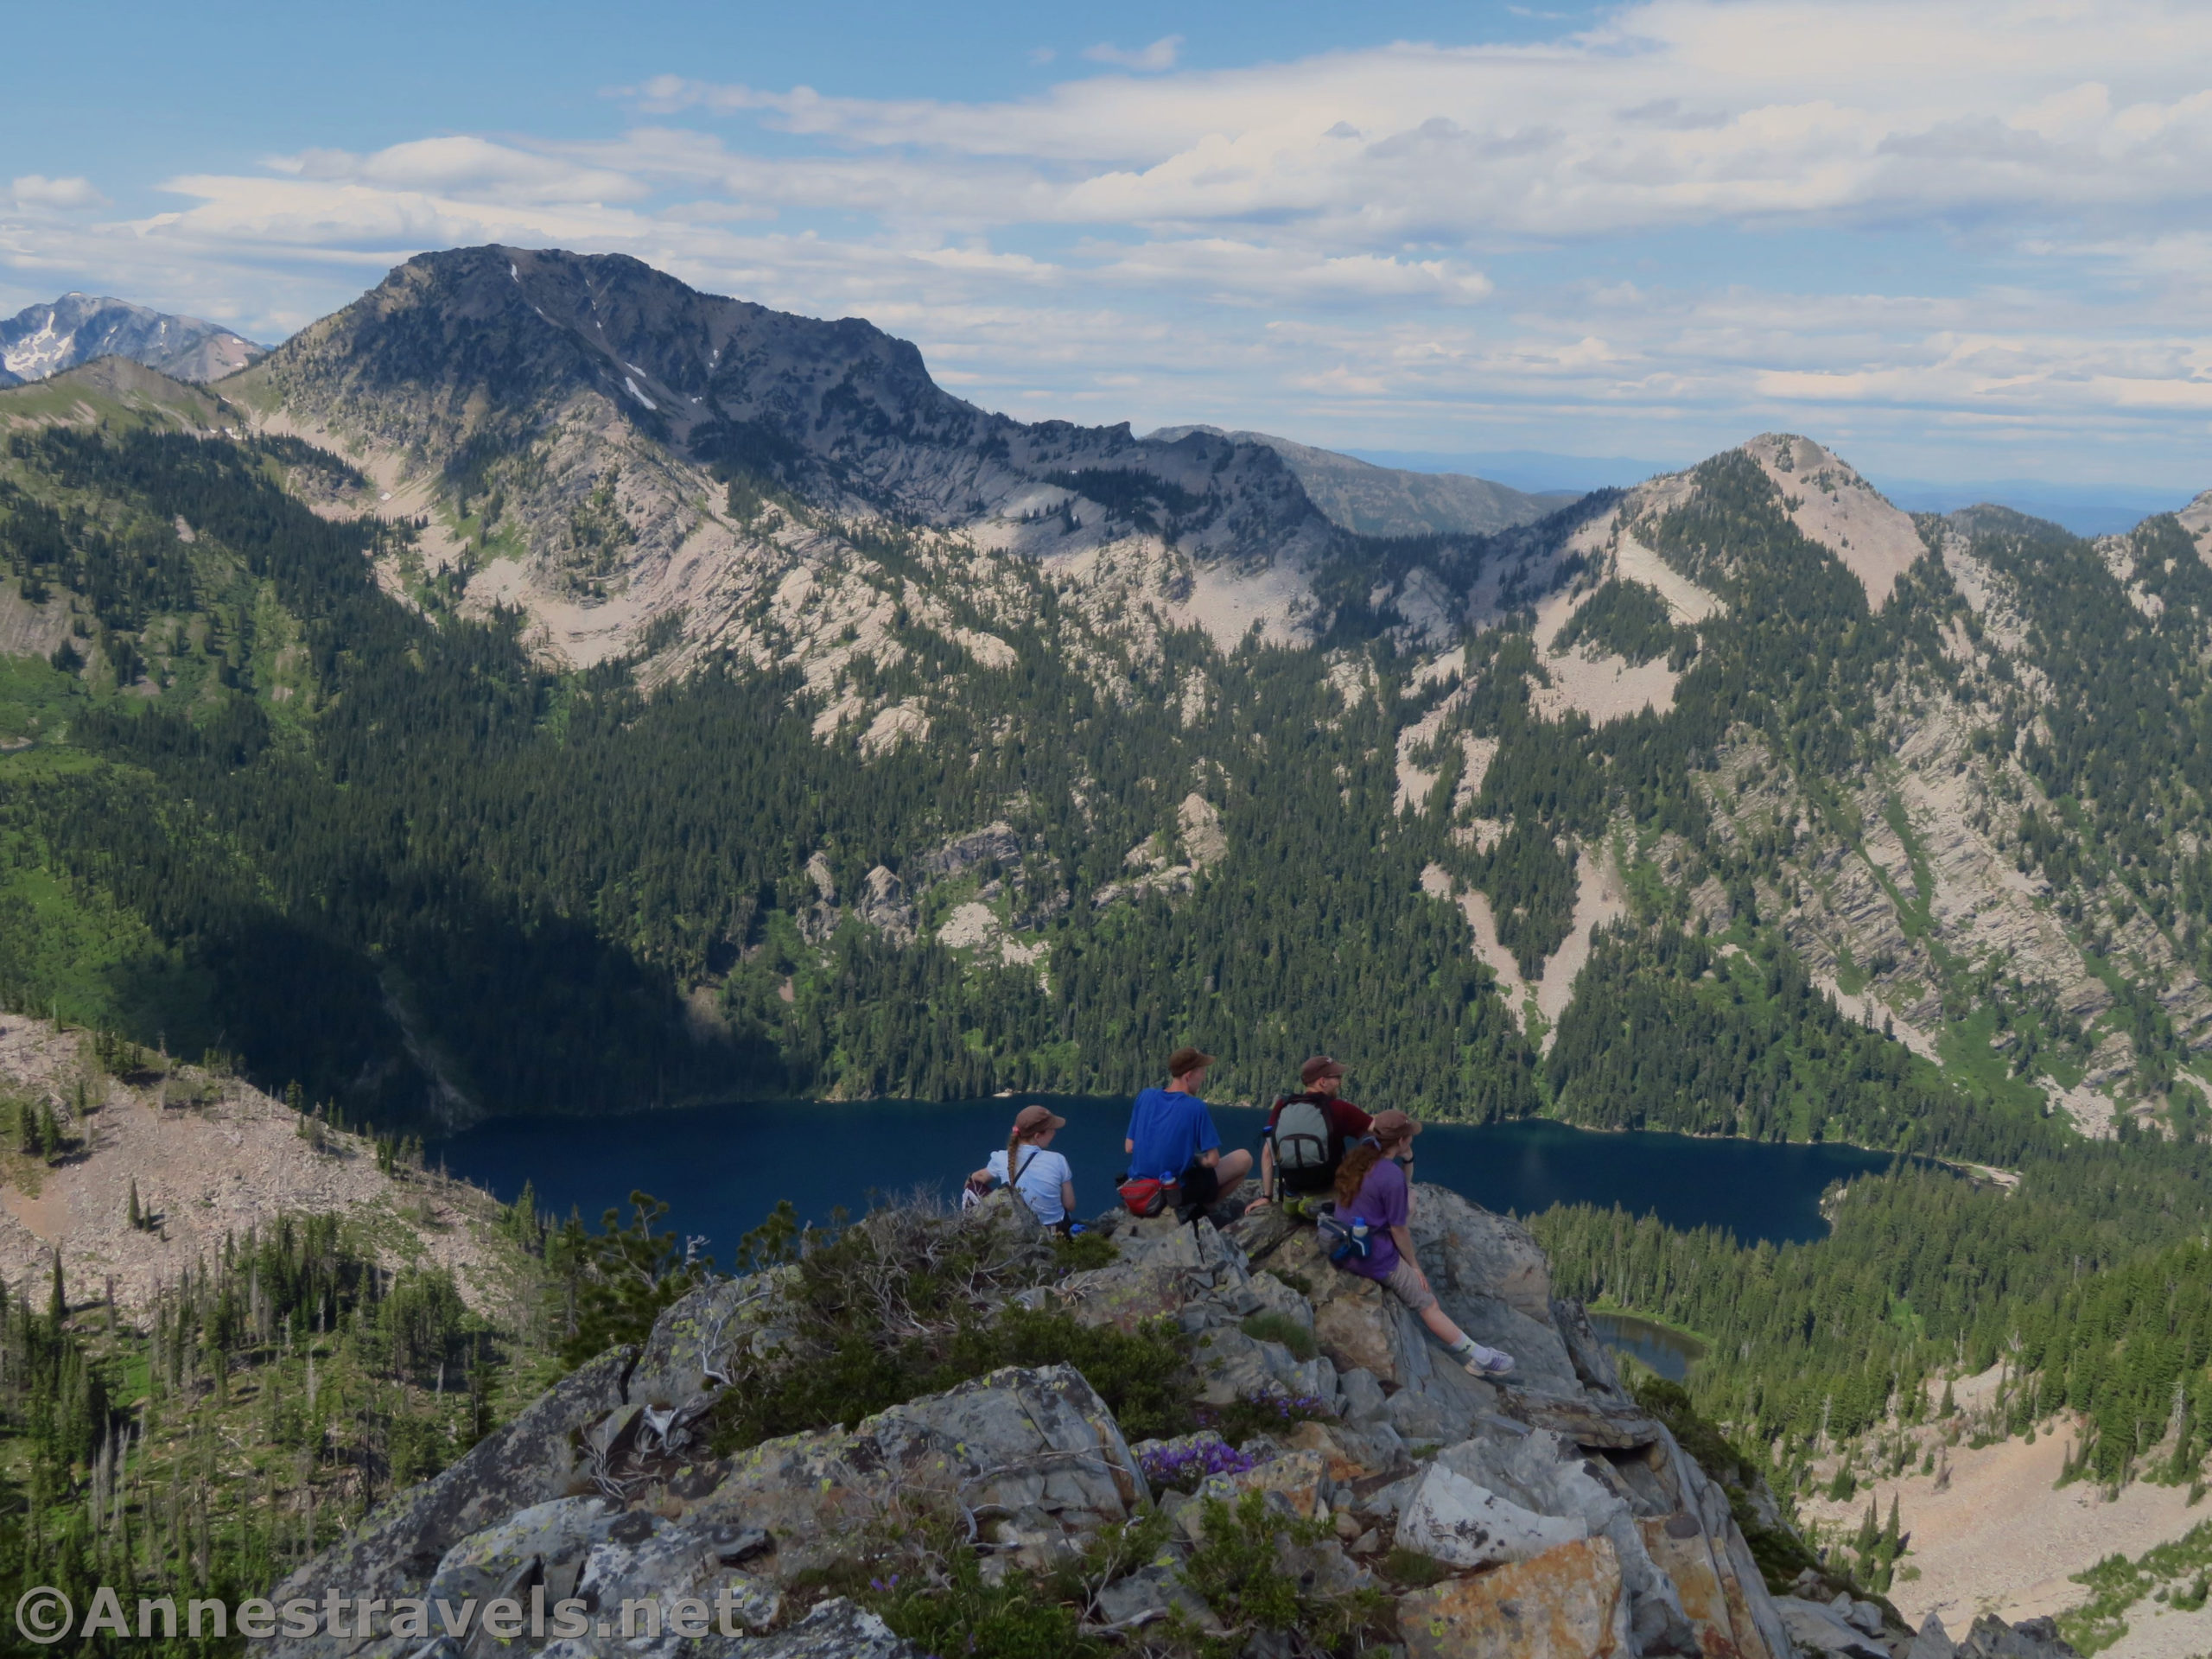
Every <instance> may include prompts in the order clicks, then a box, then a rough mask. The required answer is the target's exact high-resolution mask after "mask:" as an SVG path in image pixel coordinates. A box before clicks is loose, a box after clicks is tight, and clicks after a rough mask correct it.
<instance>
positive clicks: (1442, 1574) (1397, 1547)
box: [1383, 1544, 1452, 1590]
mask: <svg viewBox="0 0 2212 1659" xmlns="http://www.w3.org/2000/svg"><path fill="white" fill-rule="evenodd" d="M1451 1576H1452V1569H1451V1568H1450V1567H1446V1565H1445V1564H1444V1563H1443V1562H1441V1561H1440V1560H1437V1559H1436V1558H1435V1557H1434V1556H1433V1555H1424V1554H1421V1552H1420V1551H1419V1550H1417V1549H1408V1548H1406V1547H1405V1546H1404V1545H1403V1544H1393V1545H1391V1546H1390V1553H1389V1554H1388V1555H1385V1556H1384V1557H1383V1577H1384V1578H1386V1579H1388V1580H1390V1582H1391V1583H1393V1584H1402V1585H1404V1586H1406V1588H1408V1590H1426V1589H1427V1588H1428V1586H1430V1585H1432V1584H1441V1583H1443V1582H1444V1580H1446V1579H1448V1578H1450V1577H1451Z"/></svg>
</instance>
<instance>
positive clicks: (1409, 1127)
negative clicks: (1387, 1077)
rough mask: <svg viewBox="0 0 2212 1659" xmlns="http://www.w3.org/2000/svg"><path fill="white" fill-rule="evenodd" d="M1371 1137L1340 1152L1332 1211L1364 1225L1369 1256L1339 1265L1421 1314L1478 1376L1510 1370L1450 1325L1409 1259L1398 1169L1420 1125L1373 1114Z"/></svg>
mask: <svg viewBox="0 0 2212 1659" xmlns="http://www.w3.org/2000/svg"><path fill="white" fill-rule="evenodd" d="M1372 1133H1373V1137H1374V1138H1373V1139H1372V1140H1370V1141H1362V1142H1361V1143H1360V1144H1359V1145H1358V1146H1356V1147H1352V1148H1351V1150H1350V1151H1348V1152H1346V1153H1345V1154H1344V1162H1343V1163H1341V1164H1339V1165H1338V1166H1337V1213H1338V1215H1339V1216H1343V1217H1347V1218H1348V1217H1353V1216H1357V1217H1359V1218H1360V1219H1361V1220H1363V1221H1364V1222H1365V1223H1366V1224H1367V1240H1368V1243H1367V1248H1368V1254H1367V1255H1365V1256H1363V1257H1354V1258H1353V1259H1352V1260H1351V1261H1349V1262H1345V1263H1344V1266H1345V1267H1347V1268H1350V1269H1351V1271H1352V1272H1354V1273H1356V1274H1360V1275H1361V1276H1362V1277H1363V1278H1367V1279H1372V1280H1375V1281H1376V1282H1377V1283H1379V1284H1381V1285H1382V1287H1383V1288H1384V1289H1385V1290H1387V1291H1389V1293H1390V1294H1392V1295H1394V1296H1395V1297H1396V1298H1397V1299H1398V1300H1400V1301H1402V1302H1403V1303H1404V1304H1405V1305H1406V1306H1408V1307H1409V1308H1411V1309H1412V1310H1413V1311H1414V1313H1417V1314H1419V1315H1420V1316H1421V1323H1422V1324H1423V1325H1427V1327H1428V1328H1429V1329H1430V1331H1432V1332H1434V1333H1435V1336H1436V1339H1437V1340H1438V1341H1439V1342H1440V1343H1442V1344H1444V1345H1445V1346H1446V1348H1449V1349H1450V1350H1451V1351H1452V1355H1453V1357H1455V1358H1457V1359H1458V1360H1459V1362H1460V1363H1462V1364H1464V1365H1465V1367H1466V1368H1467V1370H1470V1371H1471V1372H1472V1373H1473V1374H1474V1375H1475V1376H1488V1377H1500V1376H1511V1375H1512V1374H1513V1356H1512V1355H1510V1354H1506V1353H1501V1352H1499V1351H1497V1349H1495V1348H1485V1347H1484V1346H1483V1345H1482V1344H1480V1343H1478V1342H1477V1341H1476V1340H1475V1339H1474V1338H1472V1337H1471V1336H1469V1335H1468V1334H1467V1333H1466V1332H1464V1331H1462V1330H1461V1329H1460V1328H1459V1326H1458V1325H1454V1324H1452V1320H1451V1319H1450V1317H1449V1316H1448V1315H1447V1314H1446V1313H1445V1312H1444V1310H1443V1309H1442V1308H1440V1307H1439V1306H1437V1305H1436V1293H1435V1292H1433V1291H1432V1290H1431V1289H1429V1287H1428V1280H1427V1276H1426V1275H1425V1274H1423V1273H1422V1272H1421V1264H1420V1263H1419V1262H1416V1261H1414V1236H1413V1230H1412V1228H1411V1226H1410V1225H1409V1222H1410V1219H1411V1216H1412V1200H1413V1193H1412V1189H1411V1188H1410V1187H1409V1186H1408V1185H1407V1181H1406V1172H1405V1171H1404V1170H1403V1169H1402V1167H1400V1166H1399V1164H1398V1162H1397V1160H1398V1157H1399V1155H1400V1154H1410V1153H1411V1152H1412V1150H1413V1140H1414V1136H1415V1135H1419V1134H1420V1133H1421V1125H1420V1124H1418V1123H1416V1122H1414V1120H1413V1119H1411V1118H1410V1117H1408V1116H1406V1115H1405V1114H1404V1113H1403V1112H1396V1111H1392V1112H1378V1113H1377V1114H1376V1118H1375V1124H1374V1128H1373V1131H1372Z"/></svg>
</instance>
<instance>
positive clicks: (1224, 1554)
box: [1183, 1492, 1390, 1653]
mask: <svg viewBox="0 0 2212 1659" xmlns="http://www.w3.org/2000/svg"><path fill="white" fill-rule="evenodd" d="M1267 1497H1268V1495H1267V1494H1266V1493H1264V1492H1246V1493H1244V1494H1243V1496H1242V1497H1239V1498H1238V1499H1237V1500H1236V1503H1233V1504H1232V1503H1224V1502H1223V1501H1222V1500H1221V1499H1219V1498H1202V1499H1200V1500H1199V1502H1200V1505H1201V1507H1200V1510H1199V1515H1200V1521H1199V1531H1198V1545H1197V1547H1196V1548H1193V1549H1192V1552H1191V1556H1190V1559H1189V1560H1187V1561H1185V1563H1184V1564H1183V1578H1184V1581H1185V1583H1187V1584H1188V1585H1189V1586H1191V1588H1192V1590H1193V1591H1195V1592H1198V1596H1199V1597H1200V1598H1201V1599H1203V1600H1204V1601H1205V1604H1206V1605H1207V1606H1209V1607H1211V1608H1212V1609H1213V1611H1214V1616H1215V1617H1216V1618H1218V1619H1220V1620H1221V1622H1222V1624H1224V1625H1225V1626H1227V1629H1226V1630H1224V1633H1223V1635H1222V1637H1219V1638H1217V1640H1218V1641H1219V1642H1220V1643H1221V1650H1222V1651H1224V1652H1225V1653H1236V1652H1240V1651H1243V1650H1245V1649H1246V1643H1247V1642H1248V1641H1249V1639H1250V1638H1251V1637H1256V1636H1259V1635H1261V1634H1262V1633H1263V1632H1268V1631H1274V1630H1294V1631H1296V1632H1298V1634H1299V1635H1300V1637H1303V1638H1304V1639H1305V1640H1306V1642H1307V1643H1311V1644H1312V1645H1313V1646H1314V1647H1317V1648H1319V1649H1321V1650H1322V1651H1323V1652H1335V1651H1337V1650H1338V1649H1339V1648H1340V1647H1345V1646H1351V1645H1354V1644H1355V1643H1356V1642H1357V1638H1358V1637H1361V1636H1363V1634H1365V1633H1366V1632H1368V1631H1369V1630H1370V1629H1371V1628H1374V1629H1376V1630H1377V1633H1378V1634H1380V1630H1379V1627H1380V1626H1381V1624H1383V1614H1384V1611H1385V1610H1386V1609H1388V1608H1389V1605H1390V1603H1389V1599H1388V1598H1387V1597H1385V1596H1384V1595H1383V1592H1381V1591H1379V1590H1373V1589H1365V1590H1354V1591H1350V1592H1345V1593H1343V1594H1338V1595H1327V1594H1322V1593H1318V1592H1315V1591H1313V1590H1312V1589H1309V1588H1308V1587H1307V1586H1306V1583H1305V1581H1304V1580H1303V1579H1302V1578H1301V1577H1300V1575H1299V1574H1297V1573H1294V1572H1293V1571H1291V1570H1289V1568H1288V1567H1287V1565H1286V1563H1285V1562H1284V1560H1283V1558H1282V1551H1281V1546H1280V1543H1279V1540H1281V1541H1288V1542H1289V1543H1291V1544H1293V1545H1311V1544H1317V1543H1319V1542H1321V1541H1323V1540H1324V1539H1325V1538H1328V1537H1331V1536H1332V1533H1331V1531H1330V1529H1329V1527H1328V1526H1327V1524H1326V1523H1325V1522H1319V1521H1296V1520H1291V1519H1289V1518H1287V1517H1286V1516H1280V1515H1276V1514H1274V1513H1271V1512H1270V1511H1269V1510H1268V1504H1267Z"/></svg>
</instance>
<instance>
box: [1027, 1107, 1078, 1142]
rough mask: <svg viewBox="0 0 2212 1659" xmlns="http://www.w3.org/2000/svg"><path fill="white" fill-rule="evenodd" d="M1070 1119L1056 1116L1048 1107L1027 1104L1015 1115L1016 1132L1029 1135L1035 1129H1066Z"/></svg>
mask: <svg viewBox="0 0 2212 1659" xmlns="http://www.w3.org/2000/svg"><path fill="white" fill-rule="evenodd" d="M1067 1126H1068V1121H1067V1119H1065V1117H1058V1116H1054V1115H1053V1113H1052V1110H1051V1109H1050V1108H1048V1107H1044V1106H1025V1107H1023V1108H1022V1109H1020V1111H1018V1112H1016V1113H1015V1114H1014V1133H1015V1134H1016V1135H1027V1134H1029V1133H1030V1132H1031V1131H1032V1130H1033V1129H1064V1128H1067Z"/></svg>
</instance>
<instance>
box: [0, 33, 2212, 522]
mask: <svg viewBox="0 0 2212 1659" xmlns="http://www.w3.org/2000/svg"><path fill="white" fill-rule="evenodd" d="M12 34H13V39H12V41H11V44H10V53H11V55H12V56H13V57H14V58H15V60H16V61H15V63H14V65H13V67H12V69H11V73H10V76H9V78H8V79H9V93H8V96H7V98H6V99H0V313H6V312H12V311H14V310H15V309H16V308H19V307H21V306H22V305H25V304H29V303H31V302H35V301H38V300H43V299H51V298H53V297H54V296H56V295H57V294H59V293H60V292H63V291H65V290H67V289H85V290H87V291H92V292H102V293H112V294H116V295H118V296H122V297H124V298H126V299H130V300H135V301H137V302H141V303H143V304H148V305H152V306H155V307H156V308H161V309H163V310H172V311H181V312H184V313H188V314H191V315H199V316H203V317H207V318H210V319H213V320H215V321H220V322H223V323H226V324H227V325H229V326H231V327H235V328H237V329H238V330H239V331H240V332H242V333H244V334H247V335H249V336H250V337H251V338H254V339H257V340H264V341H270V342H273V341H275V340H280V339H282V338H283V336H285V335H286V334H289V333H291V332H292V331H293V330H295V329H296V328H298V327H301V326H302V325H303V324H305V323H307V322H308V321H312V320H313V319H315V317H317V316H320V315H324V314H326V313H327V312H329V311H331V310H334V309H335V308H338V307H339V306H340V305H343V304H345V303H346V302H348V301H350V300H351V299H353V298H354V297H355V296H358V295H359V293H361V292H362V291H363V290H364V289H366V288H368V287H371V286H372V285H373V284H374V283H376V282H377V281H378V280H379V279H380V278H381V277H383V275H384V274H385V272H386V271H387V270H390V269H391V266H392V265H394V264H397V263H398V262H400V261H401V260H403V259H404V258H406V257H409V256H410V255H411V254H413V253H416V252H418V251H423V250H425V249H429V248H436V247H442V246H452V245H464V244H470V243H480V242H487V241H499V242H507V243H513V244H519V245H534V246H546V245H556V246H563V247H568V248H572V249H577V250H582V251H619V252H624V253H629V254H633V255H635V256H637V257H639V258H642V259H645V260H647V261H649V262H650V263H652V264H655V265H658V266H659V267H661V268H662V269H664V270H669V271H671V272H672V273H674V274H675V275H677V276H678V277H682V278H683V279H684V280H685V281H687V282H690V283H693V284H695V285H696V286H698V287H701V288H704V289H709V290H712V291H715V292H719V293H725V294H733V295H738V296H743V297H745V298H747V299H753V300H758V301H760V302H763V303H766V304H768V305H772V306H777V307H781V308H787V309H791V310H795V311H800V312H804V313H807V314H809V315H827V316H844V315H857V316H862V317H866V318H868V319H869V320H870V321H874V323H876V324H878V325H879V326H880V327H884V328H886V329H887V330H889V331H890V332H892V333H893V334H899V335H902V336H904V337H906V338H908V339H911V340H914V341H916V342H917V343H918V345H919V346H920V347H921V348H922V351H923V353H924V355H925V358H926V359H927V360H928V363H929V365H930V367H931V371H932V372H933V373H934V374H935V375H936V376H937V378H938V379H939V381H940V382H942V383H943V384H944V385H946V386H947V387H948V388H950V390H952V391H955V392H957V393H958V394H959V395H960V396H962V397H967V398H969V399H970V400H971V401H973V402H976V403H977V404H982V405H984V406H986V407H988V408H991V409H996V410H1005V411H1007V412H1008V413H1010V414H1014V415H1016V416H1020V417H1022V418H1025V419H1036V418H1040V417H1045V416H1060V417H1065V418H1068V419H1073V420H1078V421H1084V422H1111V421H1122V420H1126V421H1128V422H1131V423H1133V424H1134V425H1135V427H1136V429H1138V430H1139V431H1144V430H1147V429H1150V428H1151V427H1153V426H1155V425H1161V424H1167V423H1183V422H1191V421H1206V422H1212V423H1218V424H1221V425H1224V426H1230V427H1249V428H1255V429H1262V430H1267V431H1273V432H1279V433H1282V434H1285V435H1289V436H1293V437H1296V438H1300V439H1301V440H1304V441H1306V442H1313V443H1320V444H1325V445H1328V446H1330V447H1333V448H1346V449H1356V450H1360V451H1363V452H1367V453H1374V454H1419V455H1423V456H1427V457H1431V458H1436V457H1443V458H1446V459H1447V460H1448V458H1450V457H1452V456H1474V455H1491V456H1497V455H1502V454H1519V455H1523V456H1527V455H1530V454H1534V455H1535V456H1537V457H1543V456H1558V457H1575V456H1581V457H1617V456H1618V457H1635V458H1637V459H1638V460H1639V461H1649V462H1650V463H1651V464H1653V465H1659V464H1667V465H1680V464H1683V463H1686V462H1688V461H1693V460H1695V459H1697V458H1698V457H1699V456H1701V455H1703V454H1708V453H1711V452H1712V451H1713V450H1715V449H1718V448H1723V447H1725V446H1726V445H1728V444H1732V443H1735V442H1740V441H1741V440H1743V439H1744V438H1745V437H1748V436H1750V435H1753V434H1755V433H1758V432H1760V431H1765V430H1773V429H1785V430H1792V431H1799V432H1804V433H1807V434H1809V435H1813V436H1815V437H1816V438H1819V439H1820V440H1821V441H1822V442H1826V443H1827V444H1829V445H1830V446H1831V447H1832V448H1835V449H1837V450H1838V451H1840V453H1842V454H1844V455H1846V456H1847V458H1849V459H1851V460H1852V461H1854V462H1855V463H1856V464H1858V465H1859V467H1860V468H1861V469H1862V470H1863V471H1865V472H1866V473H1867V474H1869V475H1870V476H1872V477H1873V478H1874V479H1875V480H1876V481H1877V482H1881V481H1883V480H1885V479H1895V480H1915V481H1916V482H1917V484H1918V485H1921V486H1925V487H1926V488H1927V489H1929V490H1941V489H1943V488H1949V487H1954V486H1961V485H1962V484H1964V483H1967V482H1970V481H1972V480H1993V479H2003V480H2032V481H2035V482H2037V483H2038V484H2040V485H2042V486H2046V487H2049V488H2054V489H2059V490H2062V491H2063V490H2068V489H2073V490H2080V491H2088V492H2091V493H2094V492H2096V491H2100V490H2101V491H2104V492H2107V493H2119V494H2132V495H2135V496H2141V497H2142V498H2144V499H2146V500H2149V499H2159V498H2162V497H2164V496H2166V495H2171V497H2172V498H2173V499H2172V503H2171V504H2172V505H2178V504H2179V501H2180V500H2182V499H2187V497H2189V496H2190V495H2193V494H2194V493H2196V492H2197V491H2198V490H2200V489H2202V488H2206V487H2212V443H2209V442H2208V439H2209V438H2212V257H2208V256H2212V218H2208V213H2207V208H2208V206H2212V6H2207V5H2204V4H2202V0H2196V3H2188V4H2183V3H2163V0H2098V3H2094V4H2088V3H2070V0H2017V3H1982V0H1910V3H1890V0H1850V3H1839V4H1829V3H1817V0H1725V3H1723V0H1653V3H1643V4H1631V5H1624V6H1623V5H1606V6H1594V7H1592V6H1574V5H1565V6H1542V7H1537V6H1521V5H1503V4H1496V5H1493V4H1484V3H1461V4H1454V5H1445V4H1427V3H1408V4H1398V5H1388V4H1384V5H1370V6H1368V7H1345V6H1344V5H1343V4H1342V3H1341V0H1334V3H1330V4H1326V5H1321V4H1306V3H1300V0H1268V3H1266V4H1261V3H1255V0H1214V3H1211V4H1209V5H1207V6H1205V7H1203V8H1200V7H1193V6H1190V5H1187V4H1160V3H1153V0H1125V3H1116V4H1115V5H1111V6H1105V5H1096V4H1090V3H1084V0H1075V3H1063V4H1061V5H1059V6H1057V7H1052V8H1040V7H1038V6H1036V5H1034V4H1024V5H1015V4H1011V3H997V0H974V3H965V4H959V3H953V4H940V5H938V6H936V7H916V6H912V5H901V6H896V7H893V6H887V5H874V4H856V3H849V0H809V3H806V4H804V5H795V4H792V3H790V0H779V3H777V4H774V5H772V6H771V5H757V4H751V3H728V0H723V3H718V4H713V5H707V4H690V3H667V4H658V5H652V6H648V7H636V8H631V9H626V10H625V9H620V8H609V7H607V6H605V5H603V4H594V5H591V6H584V5H581V4H574V3H569V0H540V3H535V4H531V5H529V6H524V5H520V4H498V5H493V4H481V3H467V0H446V3H442V4H439V5H428V4H422V3H416V0H392V3H379V4H378V6H376V7H373V8H367V9H361V8H334V7H314V6H305V5H300V4H296V3H294V4H290V5H286V6H283V7H277V6H272V5H267V4H255V5H245V4H233V3H223V0H213V3H207V4H202V5H200V6H196V7H193V8H178V7H174V6H166V5H164V6H158V7H157V6H155V5H150V4H138V5H117V4H110V3H103V0H81V3H79V5H77V6H76V7H73V9H72V11H71V26H70V28H69V29H66V30H53V29H48V30H44V31H42V32H34V31H30V30H27V29H21V30H16V31H12ZM1493 470H1496V469H1493ZM1540 470H1541V468H1540ZM1554 470H1560V471H1562V472H1565V471H1571V470H1573V469H1572V467H1559V468H1555V469H1554ZM1523 481H1528V482H1542V481H1544V480H1541V479H1536V478H1534V477H1528V478H1526V479H1524V480H1523ZM1559 481H1560V482H1566V481H1567V480H1566V479H1565V478H1564V477H1562V478H1561V479H1560V480H1559ZM2146 510H2147V509H2146Z"/></svg>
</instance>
